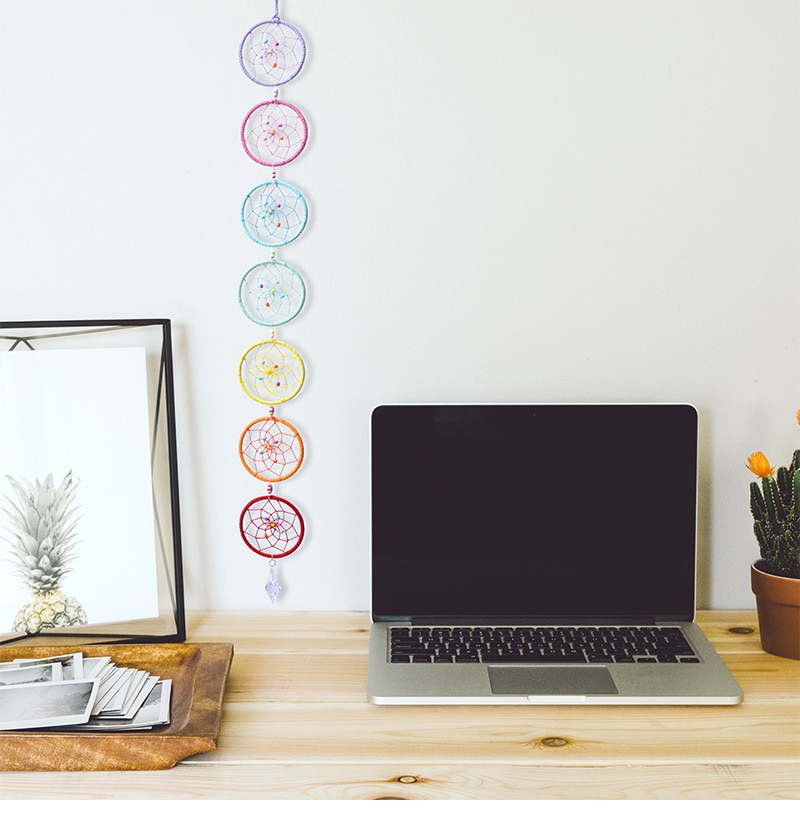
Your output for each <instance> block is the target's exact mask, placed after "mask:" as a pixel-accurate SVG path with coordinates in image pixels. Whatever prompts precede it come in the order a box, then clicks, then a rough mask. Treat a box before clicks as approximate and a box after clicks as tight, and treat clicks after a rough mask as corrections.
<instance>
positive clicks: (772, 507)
mask: <svg viewBox="0 0 800 830" xmlns="http://www.w3.org/2000/svg"><path fill="white" fill-rule="evenodd" d="M750 511H751V513H752V514H753V532H754V533H755V537H756V540H757V542H758V547H759V550H760V551H761V559H762V562H761V565H762V566H763V567H762V569H763V570H765V571H768V572H769V573H772V574H775V575H776V576H788V577H793V578H795V579H800V450H795V452H794V455H793V456H792V463H791V464H790V465H789V466H788V467H779V468H778V471H777V473H776V474H775V476H774V477H773V476H764V477H762V478H761V481H760V486H759V482H756V481H753V482H751V484H750Z"/></svg>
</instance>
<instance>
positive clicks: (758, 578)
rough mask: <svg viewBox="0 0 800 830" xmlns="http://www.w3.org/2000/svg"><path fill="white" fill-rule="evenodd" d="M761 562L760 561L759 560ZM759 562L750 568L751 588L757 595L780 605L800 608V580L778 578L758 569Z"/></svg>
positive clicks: (786, 577) (785, 577)
mask: <svg viewBox="0 0 800 830" xmlns="http://www.w3.org/2000/svg"><path fill="white" fill-rule="evenodd" d="M759 561H760V560H759ZM757 565H758V562H753V564H752V565H751V566H750V587H751V588H752V591H753V593H754V594H755V595H756V599H758V598H759V597H760V598H762V599H764V600H766V601H768V602H776V603H778V604H780V605H797V606H800V579H797V578H796V577H793V576H776V575H775V574H771V573H767V572H766V571H762V570H761V569H760V568H758V567H757Z"/></svg>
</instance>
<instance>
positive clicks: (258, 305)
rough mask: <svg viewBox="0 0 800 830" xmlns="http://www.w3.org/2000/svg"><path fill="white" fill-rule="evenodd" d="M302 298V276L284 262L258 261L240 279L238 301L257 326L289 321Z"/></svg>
mask: <svg viewBox="0 0 800 830" xmlns="http://www.w3.org/2000/svg"><path fill="white" fill-rule="evenodd" d="M305 301H306V286H305V283H304V282H303V278H302V277H301V276H300V274H299V273H298V272H297V271H296V270H295V269H294V268H292V266H291V265H287V264H286V263H285V262H278V261H276V260H271V261H270V262H260V263H259V264H258V265H254V266H253V267H252V268H251V269H250V270H249V271H248V272H247V273H246V274H245V275H244V276H243V277H242V281H241V282H240V283H239V305H240V306H241V309H242V311H243V312H244V313H245V314H246V315H247V316H248V317H249V318H250V320H252V321H253V322H254V323H258V324H259V325H260V326H280V325H283V324H284V323H288V322H289V321H290V320H293V319H294V318H295V317H296V316H297V315H298V314H299V313H300V309H301V308H302V307H303V303H304V302H305Z"/></svg>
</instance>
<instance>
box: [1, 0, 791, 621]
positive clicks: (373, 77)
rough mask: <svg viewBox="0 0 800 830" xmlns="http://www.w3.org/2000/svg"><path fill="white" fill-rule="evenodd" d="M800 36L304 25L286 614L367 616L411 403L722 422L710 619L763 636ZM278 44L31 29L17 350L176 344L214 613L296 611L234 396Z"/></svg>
mask: <svg viewBox="0 0 800 830" xmlns="http://www.w3.org/2000/svg"><path fill="white" fill-rule="evenodd" d="M799 8H800V7H799V6H798V3H797V2H782V1H781V0H776V1H775V2H771V0H754V1H753V2H737V1H736V0H730V1H729V2H726V0H714V1H713V2H712V1H711V0H685V1H682V0H594V1H590V0H586V1H585V2H573V1H572V0H558V2H556V0H550V1H549V2H544V1H542V2H537V1H536V0H496V2H492V3H487V2H485V0H428V2H423V0H336V1H335V2H333V0H284V2H281V4H280V11H281V17H282V18H283V19H284V20H286V21H287V22H290V23H293V24H294V25H296V26H297V27H298V28H299V29H300V30H301V31H302V32H303V34H304V36H305V38H306V41H307V44H308V58H307V60H306V64H305V66H304V68H303V71H302V72H301V73H300V74H299V75H298V76H297V78H296V79H295V80H293V81H292V82H291V83H290V84H288V85H286V86H285V87H283V88H282V89H281V92H280V96H281V97H282V98H284V99H286V100H289V101H292V102H293V103H295V104H296V105H297V106H299V107H300V108H301V110H303V112H304V113H305V115H306V117H307V119H308V121H309V124H310V130H311V139H310V141H309V144H308V146H307V147H306V150H305V152H304V153H303V154H302V155H301V156H300V157H299V158H298V159H297V160H296V161H295V162H293V163H292V164H290V165H288V166H287V167H285V168H283V169H282V170H281V171H280V178H283V179H285V180H287V181H289V182H291V183H293V184H294V185H295V186H297V187H299V188H300V189H301V190H302V191H303V192H304V193H305V195H306V196H307V198H308V200H309V204H310V213H311V219H310V222H309V225H308V227H307V228H306V231H305V233H304V234H303V235H302V236H301V237H300V238H299V239H298V240H297V241H296V242H294V243H292V244H291V245H289V246H287V247H286V248H284V249H281V250H280V252H279V253H280V256H279V259H280V258H283V259H285V260H286V261H288V262H290V263H291V264H292V265H294V267H296V268H297V269H298V270H299V271H300V272H301V273H302V274H303V276H304V278H305V279H306V282H307V285H308V289H309V299H308V302H307V305H306V307H305V309H304V310H303V312H302V314H301V315H300V316H299V317H298V318H297V320H295V321H293V322H291V323H289V324H288V325H286V326H284V327H283V328H282V329H279V330H278V332H277V335H278V336H279V337H280V338H281V339H285V340H286V341H288V342H289V343H291V344H293V345H294V346H295V347H296V348H297V349H298V350H299V351H300V352H301V354H302V355H303V357H304V358H305V361H306V365H307V369H308V379H307V383H306V385H305V387H304V389H303V390H302V391H301V393H300V394H299V395H298V396H297V397H296V398H295V399H294V400H292V401H291V402H289V403H287V404H285V405H284V406H283V407H282V408H281V409H280V410H279V412H278V414H279V415H282V416H283V417H286V418H287V419H288V420H290V421H292V422H293V423H295V424H296V425H297V426H298V427H299V428H300V430H301V431H302V433H303V435H304V437H305V440H306V445H307V450H308V457H307V461H306V463H305V464H304V466H303V468H302V469H301V471H300V472H299V473H298V474H297V475H296V476H295V477H294V478H292V479H291V480H289V481H287V482H285V483H284V484H282V485H278V486H276V490H275V492H276V493H277V494H278V495H283V496H285V497H286V498H289V499H290V500H293V501H295V502H296V503H297V504H298V506H299V507H300V508H301V510H302V511H303V513H304V514H305V517H306V519H307V521H308V527H309V531H308V535H307V538H306V542H305V543H304V545H303V546H302V547H301V548H300V549H299V550H298V551H297V553H295V554H294V555H293V556H291V557H289V558H288V559H286V560H284V561H283V563H282V564H281V565H280V575H281V580H282V581H283V583H284V586H285V589H284V593H283V594H282V596H281V598H280V600H279V603H278V605H277V606H276V607H279V608H283V609H293V608H298V609H365V608H367V606H368V551H367V548H368V480H367V424H368V416H369V412H370V409H371V408H372V406H373V405H375V404H376V403H379V402H382V401H387V400H391V401H412V400H413V401H435V400H446V401H470V400H481V401H539V400H546V401H579V400H607V401H625V400H642V401H658V400H687V401H691V402H693V403H694V404H695V405H696V406H697V407H698V408H699V410H700V413H701V418H702V470H701V504H700V533H699V577H700V586H699V597H698V602H699V605H700V606H701V607H715V608H726V607H748V606H751V605H752V598H751V594H750V590H749V577H748V564H749V562H750V561H751V560H753V559H754V558H756V554H757V551H756V547H755V543H754V541H753V539H752V534H751V529H750V519H749V514H748V504H747V489H748V485H749V483H750V474H749V473H748V472H747V471H746V470H745V469H744V466H743V462H744V460H745V458H746V456H747V455H748V454H749V453H750V452H753V451H754V450H756V449H762V450H764V451H765V452H766V453H767V454H768V456H769V457H770V458H773V459H774V460H775V461H781V462H783V463H786V462H787V461H788V458H789V455H790V452H791V450H792V449H793V448H794V447H796V446H797V445H798V427H797V424H796V423H795V422H794V421H793V413H794V410H795V409H796V408H797V406H798V405H800V389H798V323H799V322H800V288H799V287H798V271H799V269H798V264H799V262H798V259H799V255H798V248H799V245H798V242H799V238H798V227H799V225H800V208H799V207H798V194H799V193H800V187H798V183H799V179H800V176H799V171H798V146H800V145H799V144H798V142H799V141H800V123H799V122H800V119H799V118H798V102H799V101H800V96H799V95H798V77H799V76H798V68H799V67H798V63H799V62H798V31H799V29H798V24H799V22H800V20H799ZM272 11H273V4H272V3H271V2H264V0H258V2H256V0H238V2H233V0H229V1H228V2H223V0H136V2H121V0H72V1H71V2H64V1H63V0H0V84H2V107H0V142H1V144H0V169H2V180H1V181H0V194H2V195H1V196H0V199H1V200H2V202H1V204H2V215H0V288H1V291H0V318H2V319H5V320H21V319H32V318H33V319H70V318H72V319H75V318H93V317H137V316H145V317H158V316H166V317H170V318H171V319H172V320H173V321H174V325H175V346H176V352H177V387H178V401H177V403H178V408H179V412H178V416H179V423H178V429H179V434H180V440H181V454H180V473H181V491H182V505H183V520H184V522H183V537H184V548H185V550H184V553H185V568H186V590H187V602H188V605H189V607H190V608H194V609H203V608H209V609H210V608H214V609H254V608H262V607H265V606H268V605H269V603H268V601H267V599H266V596H265V595H264V593H263V589H262V585H263V582H264V580H265V578H266V564H265V562H264V561H263V560H262V559H261V558H260V557H257V556H256V555H255V554H252V553H250V552H249V551H248V550H247V549H246V548H245V547H244V545H243V544H242V542H241V541H240V539H239V535H238V528H237V521H238V516H239V512H240V510H241V508H242V507H243V505H244V504H245V503H246V502H247V501H249V500H250V499H251V498H253V497H255V496H256V495H259V494H260V493H261V492H262V490H261V485H260V484H259V482H257V481H256V480H255V479H253V478H251V477H250V476H249V475H248V474H247V473H246V472H245V471H244V469H243V468H242V466H241V464H240V462H239V459H238V456H237V444H238V437H239V433H240V431H241V429H242V428H243V427H244V425H245V424H247V423H248V422H249V421H250V420H252V419H254V418H256V417H259V416H260V415H262V414H265V413H263V412H262V410H261V408H260V407H259V405H258V404H256V403H254V402H253V401H251V400H250V399H249V398H248V397H247V396H246V395H245V394H244V393H243V392H242V391H241V390H240V388H239V385H238V380H237V364H238V360H239V356H240V355H241V354H242V352H244V350H245V349H246V348H247V347H249V346H250V345H251V344H252V343H254V342H256V341H258V340H261V339H264V335H265V332H264V330H263V329H261V328H260V327H259V326H256V325H255V324H253V323H251V322H250V321H249V320H248V319H247V318H246V317H245V316H244V315H243V314H242V313H241V311H240V309H239V307H238V303H237V300H236V290H237V287H238V283H239V280H240V278H241V276H242V275H243V274H244V272H245V271H246V270H247V269H249V268H250V267H251V265H253V264H255V263H256V262H259V261H262V260H263V259H265V258H266V256H265V253H266V249H264V248H261V247H260V246H258V245H256V244H255V243H253V242H251V241H250V240H249V239H248V238H247V237H246V236H245V234H244V233H243V231H242V229H241V227H240V224H239V215H238V214H239V207H240V205H241V202H242V199H243V198H244V195H245V194H246V193H247V191H249V190H250V188H252V187H254V186H255V185H256V184H259V183H260V182H263V181H266V180H267V179H268V178H269V171H268V170H266V168H262V167H260V166H259V165H257V164H255V163H254V162H252V161H251V160H250V159H249V158H248V157H247V156H246V155H245V154H244V152H243V151H242V148H241V145H240V143H239V126H240V124H241V121H242V118H243V117H244V115H245V113H246V112H247V111H248V110H249V108H250V107H251V106H253V105H254V104H256V103H258V102H259V101H262V100H266V99H268V98H269V97H270V96H271V92H272V90H271V89H266V88H263V87H259V86H257V85H256V84H254V83H252V82H250V81H249V80H248V79H247V78H246V77H245V76H244V74H243V73H242V72H241V70H240V68H239V65H238V56H237V50H238V45H239V41H240V39H241V37H242V35H243V34H244V33H245V31H247V29H249V28H250V27H251V26H252V25H254V24H255V23H257V22H259V21H260V20H263V19H265V18H268V17H271V15H272ZM3 440H7V437H5V438H4V439H3ZM620 452H621V453H623V454H624V448H620ZM613 460H614V462H615V463H624V462H620V460H619V459H617V458H615V459H613ZM593 474H594V475H595V476H596V480H597V485H598V486H602V480H603V470H596V471H594V473H593ZM657 474H658V471H657V470H631V475H632V476H640V477H642V478H643V479H646V478H647V477H648V476H651V475H657ZM112 484H113V483H112ZM480 484H481V483H480V482H476V485H480ZM485 486H487V487H490V486H491V485H490V483H486V484H485ZM659 566H660V563H658V562H654V563H653V567H654V568H658V567H659Z"/></svg>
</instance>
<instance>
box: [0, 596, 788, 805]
mask: <svg viewBox="0 0 800 830" xmlns="http://www.w3.org/2000/svg"><path fill="white" fill-rule="evenodd" d="M698 621H699V622H700V624H701V625H702V626H703V628H704V629H705V630H706V632H707V633H708V635H709V637H710V639H711V640H712V642H713V643H714V644H715V646H716V647H717V649H718V651H719V652H720V654H721V655H722V657H723V658H724V659H725V661H726V662H727V664H728V665H729V666H730V668H731V670H732V672H733V674H734V675H735V676H736V678H737V680H738V681H739V683H740V684H741V686H742V688H743V689H744V694H745V700H744V703H743V704H741V705H740V706H733V707H695V706H686V707H680V706H676V707H655V706H653V707H650V706H648V707H614V706H609V707H600V708H595V707H568V706H552V707H540V706H532V707H520V706H508V707H504V706H497V707H438V706H437V707H427V706H425V707H405V706H404V707H395V706H391V707H378V706H372V705H370V704H369V703H367V701H366V691H365V690H366V670H367V625H368V618H367V615H366V614H364V613H291V612H281V611H268V612H265V613H249V614H244V613H195V614H191V615H189V618H188V633H189V640H191V641H193V642H211V641H223V642H232V643H233V644H234V649H235V651H234V659H233V666H232V669H231V674H230V678H229V681H228V687H227V694H226V703H225V708H224V715H223V723H222V731H221V736H220V741H219V749H218V751H216V752H210V753H204V754H202V755H195V756H193V757H191V758H188V759H186V760H185V761H183V762H181V763H180V764H178V766H176V767H175V768H173V769H170V770H160V771H142V772H66V773H61V772H46V773H45V772H36V773H29V772H5V773H0V798H109V797H112V798H113V797H116V798H123V799H125V798H146V799H159V798H164V799H167V798H169V799H187V798H193V799H208V798H213V799H245V798H251V799H252V798H276V799H277V798H280V799H286V798H293V799H380V798H391V799H398V798H399V799H507V798H517V799H532V798H540V799H560V798H570V799H579V798H590V799H622V798H628V799H645V798H662V799H691V798H737V799H742V798H744V799H764V798H770V799H772V798H798V797H800V683H799V682H798V680H800V662H796V661H792V660H785V659H782V658H779V657H773V656H771V655H768V654H765V653H764V652H763V651H762V650H761V648H760V645H759V640H758V633H757V630H756V622H755V613H754V612H750V611H747V612H738V613H737V612H729V611H715V612H704V613H701V614H699V615H698ZM735 628H752V629H754V633H752V634H740V633H739V634H737V633H733V632H732V631H731V629H735Z"/></svg>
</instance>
